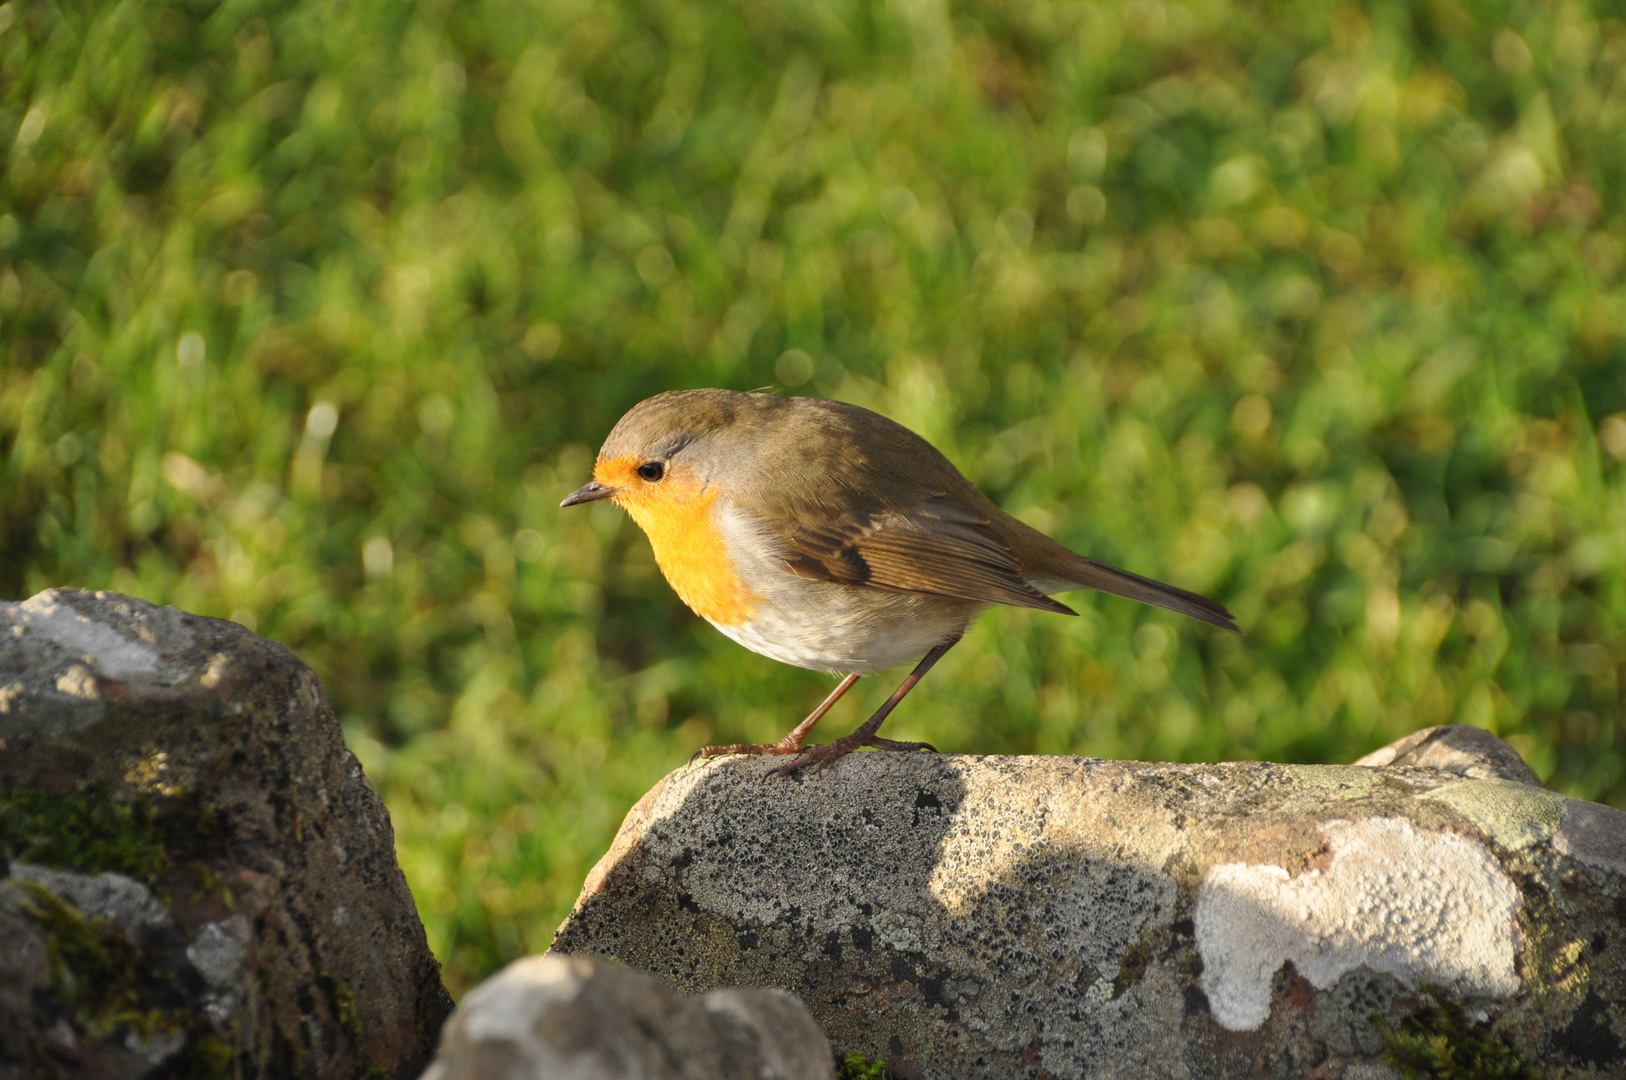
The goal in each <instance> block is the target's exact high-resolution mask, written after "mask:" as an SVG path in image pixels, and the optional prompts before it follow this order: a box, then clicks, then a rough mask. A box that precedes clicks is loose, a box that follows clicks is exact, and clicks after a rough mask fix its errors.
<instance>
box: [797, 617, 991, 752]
mask: <svg viewBox="0 0 1626 1080" xmlns="http://www.w3.org/2000/svg"><path fill="white" fill-rule="evenodd" d="M959 640H960V635H959V634H955V635H954V636H953V637H951V638H949V639H948V640H947V641H945V642H943V643H942V644H941V645H938V646H936V647H934V648H933V649H932V651H931V652H929V653H927V654H926V655H925V657H923V658H922V659H921V661H920V663H918V664H916V665H915V670H913V671H911V672H910V673H909V677H908V678H907V679H905V680H903V685H902V686H900V687H898V688H897V689H896V690H894V691H893V692H892V696H891V697H889V698H887V699H886V701H885V702H883V703H882V705H881V707H880V708H879V709H876V710H875V715H874V716H872V717H870V718H869V719H868V720H865V721H864V724H863V726H862V727H860V728H859V729H858V730H857V731H855V732H853V733H852V734H851V735H848V736H846V737H845V738H840V739H837V740H836V741H835V742H833V743H831V744H830V745H828V746H815V747H811V748H810V749H808V750H807V751H806V752H805V753H803V754H802V755H801V756H800V757H798V758H797V759H796V760H795V761H788V762H786V763H785V764H783V765H781V766H779V768H777V769H774V770H772V772H770V773H769V775H770V776H771V775H773V773H787V774H788V773H793V772H795V771H796V770H798V769H805V768H807V767H808V766H809V765H812V764H814V763H817V764H818V766H819V768H820V769H821V770H822V769H824V768H825V767H826V766H827V765H829V764H830V762H832V761H834V760H835V759H836V758H838V757H841V756H842V755H843V754H850V753H852V752H853V751H854V750H857V749H858V748H859V747H860V746H876V747H879V748H881V749H883V750H932V751H935V750H936V749H937V748H936V747H934V746H932V745H931V744H930V743H905V742H894V741H893V740H891V739H882V738H880V737H878V736H877V735H876V734H875V733H876V732H877V731H879V730H880V728H881V724H882V723H883V722H884V721H885V720H886V718H887V716H889V715H890V714H891V712H892V710H893V709H895V708H897V707H898V702H900V701H902V700H903V699H904V696H905V695H907V694H908V693H909V691H911V690H913V689H914V688H915V683H917V682H919V681H920V680H921V679H922V678H923V677H924V676H925V674H926V672H928V671H930V670H931V669H932V665H933V664H935V663H937V662H938V661H939V660H941V659H942V658H943V654H944V653H946V652H948V651H949V650H950V649H952V648H953V647H954V645H955V643H956V642H958V641H959Z"/></svg>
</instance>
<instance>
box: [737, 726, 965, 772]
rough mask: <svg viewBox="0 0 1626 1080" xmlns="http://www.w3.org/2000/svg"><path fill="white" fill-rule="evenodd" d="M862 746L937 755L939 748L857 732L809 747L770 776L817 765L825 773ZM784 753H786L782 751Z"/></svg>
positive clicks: (771, 770) (774, 770)
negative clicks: (837, 759) (929, 752)
mask: <svg viewBox="0 0 1626 1080" xmlns="http://www.w3.org/2000/svg"><path fill="white" fill-rule="evenodd" d="M861 746H873V747H875V749H877V750H930V751H931V752H932V753H934V754H935V753H937V747H935V746H933V745H932V744H931V743H924V742H898V741H897V740H895V739H883V738H881V737H880V736H879V735H866V734H865V733H864V732H863V731H861V730H860V731H855V732H853V733H852V734H851V735H848V736H846V737H845V738H841V739H837V740H836V741H835V742H833V743H830V744H829V745H828V746H809V747H807V748H806V749H804V750H803V751H802V754H801V756H800V757H798V758H796V760H794V761H787V762H785V764H783V765H781V766H779V768H777V769H770V770H768V775H769V776H789V775H790V774H791V773H793V772H798V771H800V770H802V769H805V768H807V767H808V766H809V765H817V766H818V767H819V771H820V772H823V771H824V770H825V769H827V768H829V767H830V763H831V762H832V761H834V760H835V759H836V758H838V757H842V756H844V755H846V754H850V753H852V752H853V751H854V750H857V749H858V748H859V747H861ZM780 752H781V753H783V752H784V751H780Z"/></svg>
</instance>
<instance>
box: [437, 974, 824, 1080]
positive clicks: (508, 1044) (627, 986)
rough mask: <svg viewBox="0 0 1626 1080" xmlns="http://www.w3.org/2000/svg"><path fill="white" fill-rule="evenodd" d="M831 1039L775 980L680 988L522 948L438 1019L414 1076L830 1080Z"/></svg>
mask: <svg viewBox="0 0 1626 1080" xmlns="http://www.w3.org/2000/svg"><path fill="white" fill-rule="evenodd" d="M834 1076H835V1067H834V1059H832V1058H831V1056H830V1044H829V1042H827V1041H826V1040H825V1038H824V1034H823V1033H822V1032H821V1031H819V1028H818V1025H817V1024H815V1023H814V1022H813V1018H812V1017H811V1016H809V1015H808V1012H807V1007H806V1006H805V1005H803V1004H802V1003H801V1002H800V1001H797V1000H796V998H794V997H792V996H791V995H790V994H787V993H785V992H784V991H782V990H765V989H759V988H747V989H729V990H713V991H711V992H710V993H709V994H702V995H700V996H699V997H693V998H687V999H680V998H679V997H678V996H677V995H676V994H674V993H672V991H671V990H669V989H667V987H666V985H665V984H664V983H662V982H661V981H660V980H659V979H657V978H655V977H654V976H653V975H648V974H645V973H644V972H641V971H631V970H629V969H627V968H624V967H621V966H620V965H618V964H612V963H608V962H607V961H604V960H597V959H593V958H590V957H586V956H555V955H547V956H532V957H528V958H526V959H524V960H517V961H515V962H514V963H512V964H510V965H508V967H506V968H504V969H503V970H502V971H500V972H498V973H497V974H496V975H494V976H492V977H491V978H490V979H487V980H486V981H485V982H483V983H481V984H480V985H479V986H477V987H475V988H474V989H473V990H471V991H469V994H468V996H467V997H466V998H464V1000H463V1005H462V1007H461V1008H459V1009H458V1011H457V1013H456V1015H454V1016H453V1017H452V1019H451V1020H450V1021H449V1022H448V1023H447V1025H446V1032H445V1034H444V1035H443V1036H442V1037H441V1047H440V1052H439V1054H438V1055H436V1058H435V1062H434V1064H432V1065H431V1066H430V1067H429V1071H428V1072H426V1073H425V1074H424V1078H423V1080H532V1078H534V1077H547V1078H549V1080H833V1078H834Z"/></svg>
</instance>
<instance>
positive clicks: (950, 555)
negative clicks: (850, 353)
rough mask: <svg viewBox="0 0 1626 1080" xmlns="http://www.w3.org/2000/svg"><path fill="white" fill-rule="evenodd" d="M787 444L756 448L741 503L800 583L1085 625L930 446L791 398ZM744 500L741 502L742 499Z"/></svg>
mask: <svg viewBox="0 0 1626 1080" xmlns="http://www.w3.org/2000/svg"><path fill="white" fill-rule="evenodd" d="M781 407H782V408H785V409H789V410H793V413H792V415H791V416H790V417H787V418H785V421H784V428H783V429H782V430H784V431H785V432H786V437H784V438H781V439H777V440H774V443H773V445H771V446H769V447H766V448H763V447H753V450H755V451H756V454H755V456H756V457H757V458H758V461H757V465H758V466H759V469H758V474H759V475H771V476H775V477H777V478H778V479H779V482H778V483H776V484H775V485H773V486H771V487H767V488H755V489H754V490H752V491H751V492H750V493H749V497H742V499H741V501H742V502H743V503H744V504H745V507H746V508H747V509H749V510H751V511H754V512H755V513H756V514H757V515H758V516H759V517H760V518H762V519H763V520H765V521H769V522H772V523H773V525H774V530H775V533H776V534H777V535H776V536H775V540H776V541H777V546H778V547H779V553H780V558H782V559H783V560H784V563H785V566H786V568H787V569H788V570H790V571H791V572H792V573H795V574H800V575H801V576H803V577H809V578H814V579H816V580H819V581H830V582H834V583H836V584H839V585H850V586H853V587H855V588H863V589H880V590H884V591H887V592H898V593H917V594H921V595H925V596H946V597H953V598H955V599H959V600H973V601H979V602H982V603H987V604H1014V605H1017V606H1019V607H1031V608H1040V609H1043V610H1045V611H1057V612H1065V613H1067V614H1069V615H1071V614H1076V613H1075V612H1074V611H1073V610H1072V609H1071V608H1069V607H1067V606H1066V605H1065V604H1061V603H1058V602H1057V601H1055V600H1052V599H1050V598H1049V597H1048V596H1046V595H1045V594H1044V593H1042V592H1040V591H1039V590H1038V589H1035V588H1034V587H1033V586H1031V585H1029V584H1028V583H1027V581H1026V579H1024V578H1023V576H1022V574H1021V572H1020V571H1021V566H1022V564H1021V561H1020V560H1019V559H1018V557H1017V555H1016V554H1015V553H1014V552H1013V551H1012V550H1011V547H1010V545H1009V544H1008V543H1006V541H1005V539H1004V538H1003V537H1002V536H1001V535H1000V533H999V531H998V530H997V529H996V528H995V527H994V524H993V518H994V516H995V515H997V514H998V511H997V510H996V509H994V507H993V504H991V503H989V502H988V500H987V499H986V498H984V497H983V495H982V493H981V492H979V491H978V490H977V489H976V488H975V487H974V486H972V484H971V482H970V481H969V480H967V479H966V478H965V477H963V476H961V475H960V472H959V470H958V469H956V468H955V467H954V466H953V465H952V464H951V463H950V462H949V460H948V459H947V458H945V457H944V456H943V455H942V454H941V453H939V452H938V451H937V450H936V449H935V448H934V447H932V445H931V444H930V443H928V442H926V441H925V440H924V439H922V438H921V437H920V436H918V435H916V434H914V433H913V432H912V431H909V430H908V429H907V428H905V427H902V426H901V425H898V424H895V423H893V422H892V421H890V420H887V419H885V418H884V417H881V416H877V415H876V414H874V413H871V412H868V411H866V410H863V409H859V408H856V407H855V406H851V405H843V404H840V403H837V402H831V401H820V400H817V399H814V398H793V399H789V400H786V401H783V403H782V405H781ZM744 494H745V493H742V496H743V495H744Z"/></svg>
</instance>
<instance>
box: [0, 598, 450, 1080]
mask: <svg viewBox="0 0 1626 1080" xmlns="http://www.w3.org/2000/svg"><path fill="white" fill-rule="evenodd" d="M0 871H3V873H0V1080H10V1078H13V1077H16V1078H19V1080H20V1078H22V1077H32V1076H36V1075H38V1076H46V1075H62V1076H96V1077H106V1078H121V1077H139V1076H149V1075H151V1076H176V1077H180V1076H186V1077H198V1078H202V1077H210V1076H236V1077H242V1078H249V1077H323V1078H328V1077H334V1078H339V1077H381V1076H388V1077H399V1078H402V1080H405V1078H407V1077H415V1076H417V1075H418V1074H419V1073H420V1072H421V1071H422V1069H423V1067H424V1064H425V1062H426V1060H427V1059H428V1056H429V1052H430V1051H431V1050H432V1049H433V1046H434V1038H435V1035H436V1033H437V1032H438V1031H439V1029H440V1025H441V1022H442V1021H443V1020H444V1019H445V1017H446V1015H447V1013H448V1012H449V1011H450V1009H451V1000H450V998H449V997H448V996H447V994H446V991H445V989H444V988H443V987H442V986H441V983H440V974H439V968H438V965H437V964H436V963H435V960H434V958H433V957H432V956H431V955H430V953H429V949H428V946H427V943H426V942H425V939H424V931H423V926H422V924H421V923H420V922H419V921H418V916H417V912H416V910H415V909H414V907H413V903H412V897H411V896H410V894H409V893H408V892H407V887H406V881H405V879H404V878H403V877H402V875H401V871H400V869H399V867H398V866H397V865H396V861H395V850H394V836H393V833H392V830H391V828H390V823H389V817H388V815H387V813H386V812H385V809H384V805H383V803H382V801H381V800H380V799H379V798H378V796H377V794H376V793H374V791H373V789H372V788H371V787H370V786H369V785H368V783H367V781H366V778H365V777H363V775H362V772H361V767H360V765H359V764H358V763H357V762H356V759H355V758H354V757H353V756H352V755H351V754H350V752H349V751H348V750H347V749H346V748H345V746H344V742H343V740H342V738H341V736H340V732H339V728H338V725H337V724H336V723H335V721H334V718H333V712H332V710H331V709H330V708H329V706H328V704H327V701H326V699H325V698H324V697H323V695H322V691H321V688H320V687H319V686H318V685H317V682H316V679H315V677H314V676H313V675H312V674H311V672H310V670H309V669H308V668H306V667H305V665H304V664H302V663H300V661H299V660H298V659H297V658H296V657H295V656H294V655H293V654H292V653H290V652H289V651H288V650H287V649H285V648H283V647H282V646H280V645H277V644H275V643H273V642H269V641H265V640H263V639H261V638H258V637H255V636H254V635H253V634H251V633H250V632H248V631H247V630H245V629H243V628H242V627H240V626H237V625H236V624H234V623H229V622H221V621H219V620H215V619H205V618H199V617H196V616H192V615H187V614H184V613H182V612H180V611H177V610H175V609H173V608H164V607H155V606H154V605H152V604H148V603H146V602H145V601H141V600H134V599H130V598H128V597H123V596H118V595H116V594H108V593H87V592H76V591H69V590H53V591H51V592H47V593H42V594H40V595H39V596H36V597H34V598H33V599H32V600H28V601H26V602H24V603H20V604H9V603H0Z"/></svg>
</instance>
